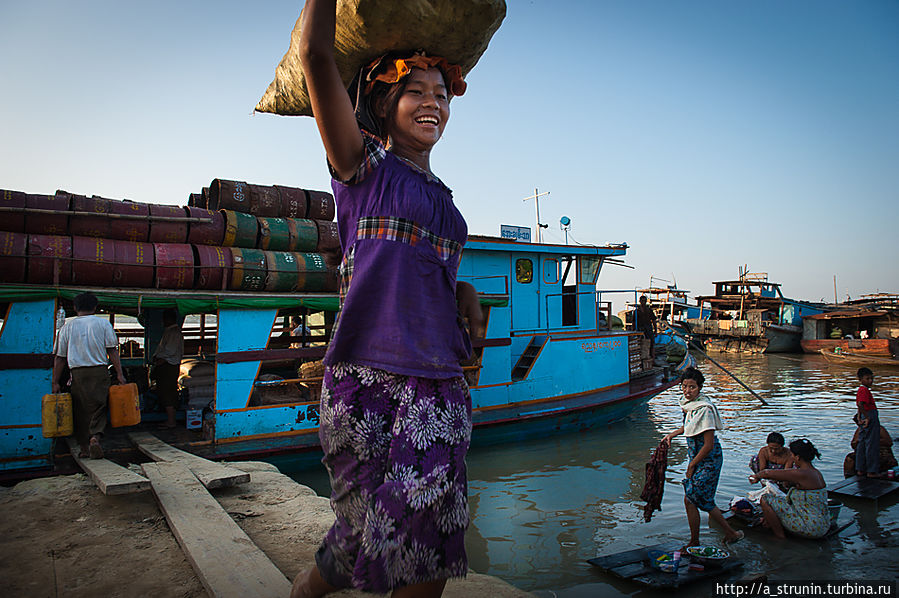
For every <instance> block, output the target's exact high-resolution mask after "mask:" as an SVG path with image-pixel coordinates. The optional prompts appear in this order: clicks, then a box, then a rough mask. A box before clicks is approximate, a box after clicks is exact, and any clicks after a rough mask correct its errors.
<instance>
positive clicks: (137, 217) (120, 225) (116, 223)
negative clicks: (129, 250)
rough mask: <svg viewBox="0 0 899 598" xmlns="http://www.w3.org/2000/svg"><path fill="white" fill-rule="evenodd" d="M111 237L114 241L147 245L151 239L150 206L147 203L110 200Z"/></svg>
mask: <svg viewBox="0 0 899 598" xmlns="http://www.w3.org/2000/svg"><path fill="white" fill-rule="evenodd" d="M109 214H110V217H109V236H110V238H112V239H121V240H122V241H131V242H133V243H145V242H146V241H147V239H148V238H149V237H150V221H149V219H148V218H147V216H149V215H150V206H148V205H147V204H145V203H138V202H136V201H130V200H127V199H126V200H124V201H118V200H115V199H111V200H109Z"/></svg>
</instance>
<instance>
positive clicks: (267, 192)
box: [247, 185, 281, 218]
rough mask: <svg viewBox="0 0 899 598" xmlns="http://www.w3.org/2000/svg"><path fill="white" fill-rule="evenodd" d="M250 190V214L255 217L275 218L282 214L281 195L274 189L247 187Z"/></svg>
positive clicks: (262, 186)
mask: <svg viewBox="0 0 899 598" xmlns="http://www.w3.org/2000/svg"><path fill="white" fill-rule="evenodd" d="M247 186H248V187H249V189H250V213H251V214H253V215H254V216H262V217H264V218H265V217H275V216H278V215H279V214H280V213H281V195H280V193H278V190H277V189H275V188H274V187H268V186H266V185H247Z"/></svg>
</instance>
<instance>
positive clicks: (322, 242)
mask: <svg viewBox="0 0 899 598" xmlns="http://www.w3.org/2000/svg"><path fill="white" fill-rule="evenodd" d="M316 224H317V225H318V247H317V248H316V249H317V250H318V251H330V250H333V249H340V239H339V238H338V236H337V223H336V222H322V221H321V220H318V221H316Z"/></svg>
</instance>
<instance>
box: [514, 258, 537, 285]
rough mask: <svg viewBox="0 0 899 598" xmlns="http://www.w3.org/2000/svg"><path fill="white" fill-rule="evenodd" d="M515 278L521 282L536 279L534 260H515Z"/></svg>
mask: <svg viewBox="0 0 899 598" xmlns="http://www.w3.org/2000/svg"><path fill="white" fill-rule="evenodd" d="M515 280H517V281H518V282H520V283H521V284H529V283H530V282H531V281H532V280H534V262H532V261H531V260H529V259H527V258H521V259H518V260H515Z"/></svg>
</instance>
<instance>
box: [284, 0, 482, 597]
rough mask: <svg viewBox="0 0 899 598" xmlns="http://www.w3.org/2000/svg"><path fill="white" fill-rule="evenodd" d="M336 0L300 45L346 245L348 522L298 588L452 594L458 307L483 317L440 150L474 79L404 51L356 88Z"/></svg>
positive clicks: (336, 500) (456, 537)
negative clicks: (463, 261)
mask: <svg viewBox="0 0 899 598" xmlns="http://www.w3.org/2000/svg"><path fill="white" fill-rule="evenodd" d="M335 4H336V3H335V0H310V1H309V2H307V3H306V6H305V8H304V10H303V23H302V29H301V40H302V42H301V47H300V57H301V61H302V65H303V70H304V74H305V77H306V84H307V88H308V91H309V98H310V101H311V105H312V110H313V113H314V115H315V122H316V124H317V126H318V130H319V133H320V135H321V138H322V141H323V143H324V147H325V152H326V153H327V157H328V166H329V168H330V171H331V175H332V177H333V179H334V180H333V182H332V188H333V190H334V197H335V200H336V203H337V220H338V228H339V233H340V243H341V249H342V250H343V261H342V264H341V298H342V309H341V313H340V315H339V319H338V322H337V324H336V326H335V331H334V335H333V338H332V340H331V343H330V345H329V347H328V353H327V355H326V356H325V360H324V362H325V366H326V369H325V374H324V381H323V384H322V395H321V421H320V428H319V435H320V439H321V444H322V449H323V451H324V454H325V456H324V459H323V462H324V464H325V466H326V467H327V469H328V473H329V475H330V478H331V491H332V492H331V506H332V508H333V509H334V513H335V515H336V521H335V522H334V524H333V526H332V527H331V529H330V530H329V531H328V533H327V535H326V537H325V539H324V541H323V542H322V544H321V547H320V548H319V550H318V552H317V553H316V556H315V561H316V564H315V566H314V567H312V568H311V569H309V570H307V571H305V572H303V573H300V574H299V575H298V576H297V578H296V580H295V582H294V587H293V592H292V596H294V597H298V596H321V595H324V594H326V593H328V592H331V591H334V590H336V589H340V588H348V587H353V588H358V589H363V590H367V591H370V592H377V593H385V592H389V591H393V595H394V596H413V595H414V596H439V595H440V594H441V593H442V591H443V587H444V585H445V583H446V580H447V579H448V578H450V577H461V576H464V575H465V573H466V571H467V560H466V556H465V546H464V535H465V529H466V527H467V526H468V503H467V478H466V470H465V455H466V453H467V451H468V445H469V439H470V435H471V399H470V397H469V394H468V387H467V386H466V384H465V381H464V379H463V377H462V368H461V366H460V361H461V360H463V359H465V358H467V357H468V355H469V352H470V339H469V336H468V333H467V332H466V330H465V329H464V327H463V326H462V321H463V318H462V317H460V312H461V316H463V317H464V316H467V317H468V319H469V322H470V325H471V327H472V329H473V330H477V329H480V327H481V326H482V320H481V315H480V308H479V306H478V303H477V295H476V293H475V292H474V289H473V287H471V286H470V285H465V284H463V283H458V284H457V281H456V271H457V269H458V266H459V259H460V256H461V252H462V246H463V245H464V244H465V241H466V238H467V227H466V225H465V220H464V219H463V218H462V215H461V214H460V213H459V210H458V209H456V207H455V205H454V204H453V197H452V192H451V191H450V189H449V188H448V187H447V186H446V185H444V184H443V182H442V181H441V180H440V179H439V178H437V177H436V176H435V175H434V174H433V172H432V170H431V163H430V153H431V149H432V148H433V147H434V144H436V143H437V141H438V140H439V139H440V137H441V135H442V134H443V130H444V128H445V127H446V123H447V120H448V119H449V115H450V99H451V98H452V97H453V96H457V95H461V94H462V93H464V91H465V82H464V81H463V80H462V71H461V69H460V68H459V67H458V66H454V65H451V64H449V63H448V62H447V61H446V60H445V59H443V58H439V57H433V56H427V55H425V54H423V53H414V52H403V53H396V54H390V55H386V56H382V57H381V58H379V59H378V60H375V61H374V62H372V63H371V64H368V65H365V66H363V67H362V68H361V70H360V71H359V74H358V75H357V78H356V80H355V81H354V83H353V85H352V86H351V91H350V93H347V89H346V87H345V86H344V84H343V82H342V80H341V77H340V74H339V71H338V68H337V65H336V62H335V58H334V31H335ZM353 100H355V101H353ZM457 296H458V297H459V299H461V300H462V301H461V304H460V305H459V308H458V309H457Z"/></svg>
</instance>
